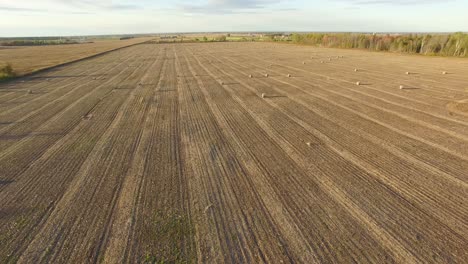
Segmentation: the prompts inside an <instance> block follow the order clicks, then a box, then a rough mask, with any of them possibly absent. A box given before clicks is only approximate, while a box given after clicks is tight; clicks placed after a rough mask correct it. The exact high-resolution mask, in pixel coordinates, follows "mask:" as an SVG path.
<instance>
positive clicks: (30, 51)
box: [0, 38, 152, 75]
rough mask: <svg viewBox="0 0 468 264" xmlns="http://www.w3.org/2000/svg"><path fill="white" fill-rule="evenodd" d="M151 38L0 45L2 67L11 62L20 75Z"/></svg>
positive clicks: (0, 64) (0, 63)
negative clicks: (47, 44) (36, 44)
mask: <svg viewBox="0 0 468 264" xmlns="http://www.w3.org/2000/svg"><path fill="white" fill-rule="evenodd" d="M151 39H152V38H134V39H128V40H98V41H95V42H94V43H86V44H73V45H51V46H29V47H24V46H21V47H0V67H1V66H2V64H5V63H11V64H12V66H13V69H14V70H15V72H16V73H17V74H18V75H23V74H27V73H31V72H34V71H37V70H40V69H43V68H48V67H51V66H55V65H58V64H62V63H65V62H69V61H74V60H78V59H82V58H86V57H89V56H92V55H95V54H98V53H101V52H105V51H109V50H113V49H116V48H121V47H125V46H129V45H132V44H135V43H141V42H144V41H148V40H151Z"/></svg>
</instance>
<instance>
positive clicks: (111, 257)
mask: <svg viewBox="0 0 468 264" xmlns="http://www.w3.org/2000/svg"><path fill="white" fill-rule="evenodd" d="M0 52H8V51H0ZM321 61H323V63H321ZM303 62H304V63H303ZM354 69H359V70H358V71H355V70H354ZM443 71H446V72H447V74H442V72H443ZM406 72H410V73H411V74H406ZM466 72H468V60H466V59H454V58H430V57H419V56H403V55H395V54H387V53H370V52H363V51H356V50H336V49H318V48H312V47H304V46H292V45H280V44H270V43H206V44H142V45H137V46H132V47H128V48H125V49H121V50H118V51H114V52H110V53H107V54H104V55H102V56H97V57H94V58H92V59H88V60H83V61H80V62H77V63H72V64H69V65H67V66H61V67H57V68H54V69H53V70H50V71H45V72H42V73H40V74H35V75H31V76H28V77H25V78H21V79H18V80H15V81H14V82H8V83H3V84H0V262H16V261H18V262H20V263H41V262H51V263H65V262H68V263H83V262H93V263H94V262H105V263H128V262H130V263H135V262H146V263H197V262H198V263H353V262H362V263H463V262H464V261H466V259H468V250H467V248H468V221H467V219H468V186H467V181H468V112H467V110H466V109H467V107H466V104H467V103H466V102H467V100H468V86H467V84H468V75H467V74H466ZM250 75H251V76H250ZM266 76H268V77H266ZM357 82H359V85H356V83H357ZM400 85H403V86H404V87H405V89H399V87H400ZM28 91H31V93H29V92H28Z"/></svg>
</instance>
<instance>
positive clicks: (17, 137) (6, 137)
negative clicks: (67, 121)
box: [0, 133, 65, 141]
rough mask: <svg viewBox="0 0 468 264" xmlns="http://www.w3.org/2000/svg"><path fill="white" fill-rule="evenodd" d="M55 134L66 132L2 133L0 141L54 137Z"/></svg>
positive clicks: (63, 134)
mask: <svg viewBox="0 0 468 264" xmlns="http://www.w3.org/2000/svg"><path fill="white" fill-rule="evenodd" d="M53 136H65V133H29V134H21V135H0V141H3V140H5V141H8V140H19V139H24V138H33V137H53Z"/></svg>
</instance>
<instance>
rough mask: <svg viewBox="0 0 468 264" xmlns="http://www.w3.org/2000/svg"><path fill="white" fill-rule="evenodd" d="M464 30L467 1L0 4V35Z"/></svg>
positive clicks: (49, 0)
mask: <svg viewBox="0 0 468 264" xmlns="http://www.w3.org/2000/svg"><path fill="white" fill-rule="evenodd" d="M237 31H249V32H253V31H287V32H294V31H308V32H312V31H313V32H315V31H326V32H331V31H339V32H456V31H465V32H466V31H468V0H442V1H438V0H406V1H405V0H328V1H318V0H308V1H306V0H289V1H283V0H192V1H187V0H172V1H162V0H133V1H127V0H0V37H19V36H71V35H101V34H137V33H165V32H237Z"/></svg>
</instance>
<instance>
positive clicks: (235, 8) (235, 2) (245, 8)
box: [179, 0, 284, 14]
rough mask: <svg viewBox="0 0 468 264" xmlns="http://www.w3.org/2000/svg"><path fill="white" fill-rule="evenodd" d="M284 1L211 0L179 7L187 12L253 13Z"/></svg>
mask: <svg viewBox="0 0 468 264" xmlns="http://www.w3.org/2000/svg"><path fill="white" fill-rule="evenodd" d="M280 2H284V1H281V0H209V1H208V2H205V3H202V4H198V5H193V4H182V5H179V8H180V9H181V10H182V11H183V12H185V13H201V14H233V13H252V12H253V11H258V10H262V9H268V8H271V7H273V6H274V5H276V4H278V3H280Z"/></svg>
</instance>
